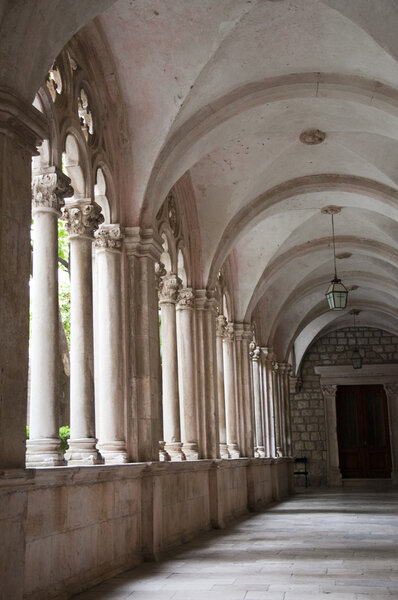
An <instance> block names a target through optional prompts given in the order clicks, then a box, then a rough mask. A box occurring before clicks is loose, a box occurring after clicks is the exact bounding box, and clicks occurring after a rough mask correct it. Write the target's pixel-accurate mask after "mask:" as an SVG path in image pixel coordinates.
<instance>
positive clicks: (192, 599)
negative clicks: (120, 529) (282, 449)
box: [75, 490, 398, 600]
mask: <svg viewBox="0 0 398 600" xmlns="http://www.w3.org/2000/svg"><path fill="white" fill-rule="evenodd" d="M75 598H76V599H79V600H94V599H95V600H105V599H112V600H122V599H123V600H124V599H126V598H130V599H131V600H215V599H219V600H318V599H322V598H325V599H328V600H378V599H380V600H386V599H390V600H391V599H393V598H395V599H397V598H398V493H394V492H363V491H362V492H359V491H348V490H341V491H325V492H318V493H315V492H310V493H306V494H300V495H296V496H295V497H293V498H291V499H289V500H287V501H285V502H282V503H280V504H278V505H276V506H274V507H272V508H269V509H268V510H266V511H264V512H262V513H256V514H251V515H249V516H248V517H246V518H244V519H241V520H239V521H238V522H235V523H234V524H233V525H231V526H229V527H228V528H227V529H224V530H221V531H220V530H218V531H214V530H213V531H211V532H209V533H207V534H205V535H204V536H202V537H201V538H200V539H199V540H196V541H195V542H193V543H189V544H186V545H184V546H183V547H180V548H179V549H178V551H175V552H173V553H171V554H170V555H169V557H168V558H167V559H166V560H164V561H162V562H160V563H156V564H154V563H146V564H144V565H142V566H140V567H138V568H136V569H133V570H131V571H129V572H127V573H123V574H122V575H120V576H118V577H115V578H113V579H111V580H108V581H107V582H105V583H103V584H102V585H100V586H97V587H96V588H93V589H92V590H90V591H89V592H86V593H84V594H80V595H78V596H75Z"/></svg>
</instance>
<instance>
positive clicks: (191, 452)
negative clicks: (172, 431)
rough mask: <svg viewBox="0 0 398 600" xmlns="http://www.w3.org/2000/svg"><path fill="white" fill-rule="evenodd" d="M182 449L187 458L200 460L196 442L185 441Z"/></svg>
mask: <svg viewBox="0 0 398 600" xmlns="http://www.w3.org/2000/svg"><path fill="white" fill-rule="evenodd" d="M182 451H183V453H184V454H185V458H186V460H198V459H199V450H198V444H197V443H196V442H183V444H182Z"/></svg>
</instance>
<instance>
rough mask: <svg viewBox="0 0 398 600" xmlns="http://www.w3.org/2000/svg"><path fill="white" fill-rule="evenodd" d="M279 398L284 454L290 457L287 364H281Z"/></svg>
mask: <svg viewBox="0 0 398 600" xmlns="http://www.w3.org/2000/svg"><path fill="white" fill-rule="evenodd" d="M278 366H279V398H280V406H281V432H282V454H283V456H288V450H287V448H288V434H287V418H288V415H287V394H288V392H287V390H286V384H285V380H286V374H287V372H288V371H287V368H288V365H287V363H284V362H280V363H279V365H278Z"/></svg>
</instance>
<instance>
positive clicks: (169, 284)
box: [159, 274, 181, 302]
mask: <svg viewBox="0 0 398 600" xmlns="http://www.w3.org/2000/svg"><path fill="white" fill-rule="evenodd" d="M180 287H181V279H180V278H179V277H177V275H174V274H171V275H165V276H164V277H162V279H161V280H160V283H159V302H176V301H177V295H178V291H179V289H180Z"/></svg>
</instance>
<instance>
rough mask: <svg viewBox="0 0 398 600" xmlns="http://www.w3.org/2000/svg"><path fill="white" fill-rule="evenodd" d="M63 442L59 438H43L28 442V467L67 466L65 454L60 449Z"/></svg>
mask: <svg viewBox="0 0 398 600" xmlns="http://www.w3.org/2000/svg"><path fill="white" fill-rule="evenodd" d="M60 443H61V440H60V439H58V438H42V439H37V440H27V442H26V466H27V467H62V466H65V465H66V461H65V458H64V455H63V453H62V452H61V451H60V449H59V445H60Z"/></svg>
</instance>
